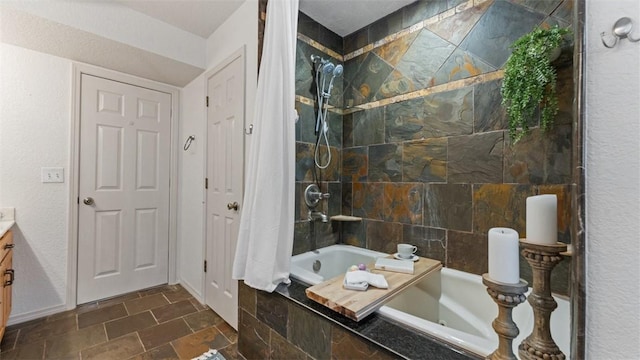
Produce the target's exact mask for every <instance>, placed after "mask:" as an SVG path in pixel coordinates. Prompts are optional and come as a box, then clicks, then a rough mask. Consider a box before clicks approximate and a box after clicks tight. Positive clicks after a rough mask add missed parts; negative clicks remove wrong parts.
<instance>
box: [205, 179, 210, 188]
mask: <svg viewBox="0 0 640 360" xmlns="http://www.w3.org/2000/svg"><path fill="white" fill-rule="evenodd" d="M204 188H205V189H208V188H209V178H204Z"/></svg>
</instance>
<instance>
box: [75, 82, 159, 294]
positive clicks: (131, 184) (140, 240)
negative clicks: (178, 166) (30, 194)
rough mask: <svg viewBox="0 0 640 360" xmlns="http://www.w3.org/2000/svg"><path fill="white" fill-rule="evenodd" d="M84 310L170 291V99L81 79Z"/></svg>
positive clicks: (80, 274)
mask: <svg viewBox="0 0 640 360" xmlns="http://www.w3.org/2000/svg"><path fill="white" fill-rule="evenodd" d="M80 102H81V105H80V186H79V195H80V198H79V210H78V293H77V302H78V304H82V303H86V302H89V301H93V300H97V299H103V298H107V297H111V296H115V295H119V294H123V293H126V292H130V291H134V290H138V289H142V288H146V287H150V286H154V285H159V284H163V283H166V282H167V280H168V269H167V266H168V254H169V253H168V246H169V245H168V244H169V225H168V224H169V176H170V169H169V158H170V151H171V146H170V135H171V134H170V132H171V95H170V94H167V93H163V92H159V91H154V90H150V89H146V88H142V87H138V86H133V85H129V84H124V83H121V82H117V81H112V80H107V79H103V78H99V77H95V76H91V75H86V74H83V75H82V78H81V99H80Z"/></svg>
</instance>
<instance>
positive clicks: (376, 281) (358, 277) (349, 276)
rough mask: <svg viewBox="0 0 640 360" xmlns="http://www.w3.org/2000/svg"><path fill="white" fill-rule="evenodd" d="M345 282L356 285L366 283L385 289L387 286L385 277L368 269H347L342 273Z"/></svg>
mask: <svg viewBox="0 0 640 360" xmlns="http://www.w3.org/2000/svg"><path fill="white" fill-rule="evenodd" d="M344 278H345V282H346V283H347V284H349V285H356V284H361V283H363V282H364V283H368V284H369V285H372V286H375V287H377V288H380V289H386V288H388V287H389V284H388V283H387V279H385V278H384V275H382V274H372V273H370V272H368V271H363V270H357V271H347V273H346V274H345V275H344Z"/></svg>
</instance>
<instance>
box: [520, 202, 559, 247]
mask: <svg viewBox="0 0 640 360" xmlns="http://www.w3.org/2000/svg"><path fill="white" fill-rule="evenodd" d="M526 235H527V241H530V242H532V243H537V244H544V245H554V244H555V243H556V242H557V241H558V198H557V197H556V196H555V195H537V196H530V197H528V198H527V234H526Z"/></svg>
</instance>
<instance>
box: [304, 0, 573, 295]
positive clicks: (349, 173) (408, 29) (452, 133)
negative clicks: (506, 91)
mask: <svg viewBox="0 0 640 360" xmlns="http://www.w3.org/2000/svg"><path fill="white" fill-rule="evenodd" d="M572 7H573V0H548V1H535V0H509V1H507V0H488V1H487V0H485V1H481V0H472V1H461V0H449V1H445V0H440V1H417V2H416V3H413V4H411V5H409V6H407V7H404V8H402V9H400V10H398V11H396V12H395V13H393V14H390V15H388V16H386V17H385V18H382V19H380V20H378V21H376V22H374V23H373V24H371V25H369V26H367V27H365V28H363V29H361V30H358V31H356V32H355V33H353V34H350V35H348V36H346V37H345V38H344V39H341V38H339V36H337V35H336V34H333V33H331V32H330V31H329V30H327V29H325V28H324V27H322V25H319V24H318V23H317V22H315V21H313V20H312V19H310V18H309V17H307V16H306V15H304V14H301V15H300V19H299V36H298V43H297V60H296V95H297V102H296V107H297V109H298V112H299V114H300V120H299V122H298V123H297V125H296V130H297V131H296V141H297V153H296V189H295V191H296V193H297V195H298V196H297V198H298V200H297V202H296V231H295V234H296V236H295V242H294V244H295V245H294V254H298V253H301V252H305V251H308V250H309V248H310V244H311V240H312V239H311V237H312V236H314V237H315V239H316V240H315V241H316V245H317V246H318V247H322V246H327V245H330V244H333V243H336V242H339V241H342V242H344V243H347V244H352V245H357V246H362V247H367V248H371V249H374V250H380V251H385V252H394V251H395V248H396V244H397V243H400V242H412V243H415V244H416V245H418V247H419V253H420V254H421V255H423V256H427V257H431V258H435V259H439V260H441V261H442V262H443V263H444V264H445V266H449V267H452V268H456V269H459V270H463V271H466V272H471V273H476V274H482V273H484V272H486V271H487V232H488V230H489V228H491V227H495V226H507V227H513V228H515V229H516V230H517V231H518V232H519V233H520V235H521V236H523V237H524V236H525V235H526V234H525V199H526V197H527V196H531V195H535V194H541V193H553V194H557V195H558V199H559V209H560V211H559V212H560V215H559V218H558V223H559V239H560V240H561V241H564V242H567V243H569V242H570V241H571V233H570V228H571V227H570V223H569V222H570V219H571V216H570V213H569V209H570V204H571V199H570V193H571V186H572V185H571V179H572V173H571V171H572V164H571V163H572V157H571V152H572V146H573V144H572V125H571V124H572V99H573V69H572V63H571V59H570V56H569V59H568V61H566V59H565V60H564V61H561V62H557V70H558V76H559V81H558V86H559V89H558V90H559V94H560V106H561V109H560V114H559V116H558V119H557V123H556V127H555V128H554V129H553V130H552V131H551V132H549V133H542V132H541V131H540V130H539V129H538V127H537V126H538V119H534V120H533V121H532V123H531V126H532V127H533V130H532V133H531V136H529V137H527V138H525V139H523V140H522V141H520V142H519V143H518V144H515V145H514V144H511V140H510V139H509V135H508V131H506V128H507V117H506V115H505V112H504V110H503V108H502V106H501V104H500V103H501V100H502V99H501V96H500V87H501V81H502V76H503V73H502V70H501V69H502V67H503V66H504V63H505V62H506V60H507V58H508V56H509V54H510V50H509V45H510V44H511V43H512V42H513V41H514V40H516V39H517V38H518V37H520V36H521V35H523V34H525V33H526V32H528V31H530V30H532V29H533V28H534V27H536V26H543V27H548V26H552V25H555V24H558V25H560V26H570V25H571V23H572ZM341 44H342V47H341ZM567 52H569V53H570V52H571V50H570V49H569V50H567ZM311 54H314V55H320V56H322V57H324V58H326V59H330V60H331V61H332V62H334V63H335V64H338V63H342V64H344V67H345V71H344V76H343V78H340V79H339V80H341V81H339V82H338V83H337V84H336V87H335V89H334V92H333V94H334V95H333V96H332V98H331V100H330V105H332V106H333V107H335V108H334V109H331V111H330V112H329V116H328V118H329V120H328V121H329V124H330V130H329V138H330V142H331V152H332V156H333V159H334V161H333V163H332V165H331V166H330V168H329V169H327V170H324V171H322V172H318V173H317V176H319V177H320V181H321V184H322V188H323V190H328V191H329V192H330V193H331V198H330V199H329V201H327V202H324V201H323V202H322V208H321V210H323V211H325V213H327V214H328V215H336V214H345V215H353V216H358V217H361V218H363V221H362V222H359V223H344V224H342V226H341V227H340V226H337V224H334V228H332V227H331V224H322V223H320V222H315V223H311V222H309V221H308V220H307V211H308V209H307V208H306V205H305V204H304V200H303V192H304V188H305V187H306V186H307V185H308V184H310V183H312V182H313V181H314V175H313V171H314V170H313V169H314V166H313V154H314V150H315V134H314V132H313V124H314V122H315V112H314V105H315V103H314V95H313V94H314V92H313V91H314V90H313V71H312V64H311V60H310V56H311ZM340 124H342V126H340ZM337 159H339V160H338V161H339V162H336V160H337ZM338 200H340V201H338ZM312 226H313V227H314V228H313V229H311V227H312ZM339 229H341V230H339ZM311 230H313V231H311ZM569 263H570V260H567V261H564V262H563V263H561V264H560V265H559V266H558V267H557V268H556V270H555V271H554V275H555V277H556V280H555V281H554V284H553V290H554V291H556V292H558V293H561V294H567V292H568V288H569V287H568V281H569V280H568V272H569V269H570V264H569ZM521 265H522V269H521V271H522V273H523V277H524V278H525V279H527V278H528V280H531V279H530V274H529V268H528V265H527V263H526V262H525V261H521Z"/></svg>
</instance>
